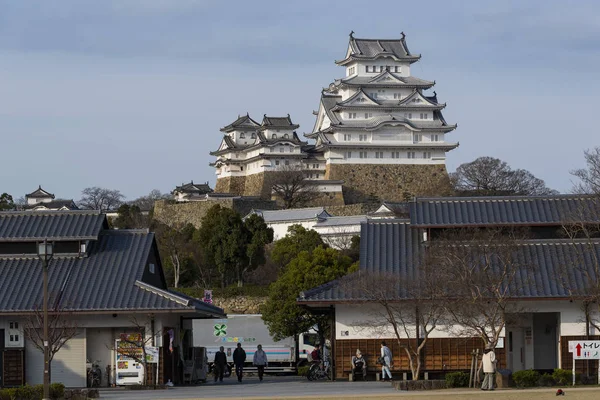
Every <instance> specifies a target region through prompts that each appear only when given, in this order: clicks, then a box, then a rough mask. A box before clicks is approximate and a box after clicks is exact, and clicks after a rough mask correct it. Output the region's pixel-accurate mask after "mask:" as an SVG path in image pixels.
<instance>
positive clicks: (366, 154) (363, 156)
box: [359, 151, 369, 158]
mask: <svg viewBox="0 0 600 400" xmlns="http://www.w3.org/2000/svg"><path fill="white" fill-rule="evenodd" d="M368 154H369V153H367V152H366V151H361V152H360V153H359V157H360V158H368Z"/></svg>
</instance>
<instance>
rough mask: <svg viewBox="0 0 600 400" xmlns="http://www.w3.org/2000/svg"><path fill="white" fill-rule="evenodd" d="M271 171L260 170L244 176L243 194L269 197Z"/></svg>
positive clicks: (262, 197)
mask: <svg viewBox="0 0 600 400" xmlns="http://www.w3.org/2000/svg"><path fill="white" fill-rule="evenodd" d="M272 175H273V172H260V173H258V174H252V175H248V176H247V177H246V186H245V188H244V196H259V197H260V198H261V199H270V198H271V185H270V184H269V182H270V180H271V179H272Z"/></svg>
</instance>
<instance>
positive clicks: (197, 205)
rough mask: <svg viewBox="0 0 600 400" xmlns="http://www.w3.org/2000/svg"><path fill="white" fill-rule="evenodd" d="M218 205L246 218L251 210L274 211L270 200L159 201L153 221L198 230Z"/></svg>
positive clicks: (156, 204) (155, 204)
mask: <svg viewBox="0 0 600 400" xmlns="http://www.w3.org/2000/svg"><path fill="white" fill-rule="evenodd" d="M215 204H219V205H220V206H221V207H225V208H231V209H233V210H234V211H236V212H238V213H239V214H240V215H241V216H242V217H244V216H246V215H247V214H248V213H249V212H250V211H251V210H252V209H253V208H254V209H261V210H275V209H276V204H275V202H274V201H271V200H260V199H244V198H241V199H233V198H229V199H218V200H207V201H190V202H184V203H172V202H169V201H167V200H159V201H157V202H155V203H154V219H156V220H157V221H160V222H162V223H164V224H167V225H170V226H174V225H185V224H188V223H190V224H192V225H194V226H195V227H196V228H199V227H200V225H201V224H202V218H204V216H205V215H206V213H207V212H208V210H209V209H210V208H211V207H212V206H214V205H215Z"/></svg>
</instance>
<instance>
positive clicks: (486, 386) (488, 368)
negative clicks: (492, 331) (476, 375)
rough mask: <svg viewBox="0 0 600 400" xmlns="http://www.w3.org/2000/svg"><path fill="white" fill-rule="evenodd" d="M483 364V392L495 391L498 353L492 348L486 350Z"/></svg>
mask: <svg viewBox="0 0 600 400" xmlns="http://www.w3.org/2000/svg"><path fill="white" fill-rule="evenodd" d="M481 362H482V363H483V373H484V374H485V377H484V378H483V384H482V385H481V390H494V377H495V375H496V353H494V350H493V349H492V348H489V347H488V348H486V349H485V350H483V357H482V360H481Z"/></svg>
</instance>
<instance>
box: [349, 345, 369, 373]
mask: <svg viewBox="0 0 600 400" xmlns="http://www.w3.org/2000/svg"><path fill="white" fill-rule="evenodd" d="M352 373H353V374H354V376H356V375H358V374H359V373H362V377H363V380H365V379H366V378H367V361H366V360H365V358H364V357H363V355H362V353H361V352H360V350H359V349H356V355H355V356H353V357H352Z"/></svg>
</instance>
